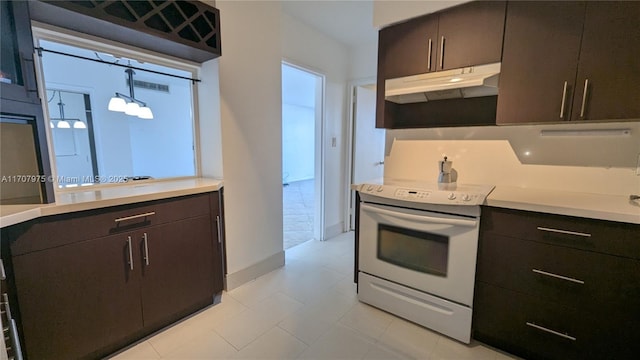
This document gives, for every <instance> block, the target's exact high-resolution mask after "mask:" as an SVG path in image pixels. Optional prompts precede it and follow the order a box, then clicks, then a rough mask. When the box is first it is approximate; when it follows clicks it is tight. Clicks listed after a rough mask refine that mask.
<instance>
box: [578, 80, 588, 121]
mask: <svg viewBox="0 0 640 360" xmlns="http://www.w3.org/2000/svg"><path fill="white" fill-rule="evenodd" d="M588 88H589V79H584V90H583V91H582V106H581V107H580V117H581V118H584V107H585V105H586V103H587V89H588Z"/></svg>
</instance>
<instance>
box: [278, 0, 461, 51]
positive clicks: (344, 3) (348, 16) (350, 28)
mask: <svg viewBox="0 0 640 360" xmlns="http://www.w3.org/2000/svg"><path fill="white" fill-rule="evenodd" d="M375 1H382V0H375ZM387 1H391V0H387ZM423 1H424V2H430V4H419V5H420V8H421V10H422V12H421V14H425V13H428V12H434V11H438V10H440V9H442V8H444V7H447V6H451V4H447V1H431V0H423ZM394 2H396V4H397V6H402V4H401V3H403V2H407V1H394ZM373 3H374V0H336V1H326V0H325V1H320V0H294V1H283V2H282V8H283V10H284V12H286V13H287V14H289V15H290V16H291V17H294V18H296V19H298V20H299V21H300V22H302V23H304V24H306V25H308V26H310V27H312V28H314V29H316V30H318V31H320V32H321V33H324V34H325V35H327V36H329V37H331V38H333V39H335V40H338V41H340V42H341V43H343V44H345V45H347V46H350V47H353V46H358V45H362V44H367V43H374V42H376V40H377V37H378V29H377V28H376V27H374V25H373ZM396 4H394V6H395V5H396ZM415 5H417V4H416V3H415V1H414V2H413V4H411V2H409V4H408V6H413V7H415ZM425 5H426V6H425ZM425 10H426V11H425ZM429 10H431V11H429Z"/></svg>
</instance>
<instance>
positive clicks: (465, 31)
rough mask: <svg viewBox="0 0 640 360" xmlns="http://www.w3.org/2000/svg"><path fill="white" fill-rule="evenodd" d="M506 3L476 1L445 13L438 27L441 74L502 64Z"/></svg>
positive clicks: (439, 67) (441, 16)
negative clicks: (466, 67) (443, 71)
mask: <svg viewBox="0 0 640 360" xmlns="http://www.w3.org/2000/svg"><path fill="white" fill-rule="evenodd" d="M505 5H506V3H505V2H504V1H475V2H471V3H468V4H463V5H461V6H457V7H455V8H452V9H451V10H446V11H444V12H442V13H441V14H440V19H439V25H438V64H437V66H438V70H448V69H456V68H460V67H464V66H471V65H480V64H489V63H494V62H499V61H500V59H501V56H502V37H503V33H504V16H505Z"/></svg>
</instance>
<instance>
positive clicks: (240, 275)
mask: <svg viewBox="0 0 640 360" xmlns="http://www.w3.org/2000/svg"><path fill="white" fill-rule="evenodd" d="M283 266H284V251H280V252H278V253H276V254H273V255H271V256H269V257H268V258H266V259H263V260H261V261H259V262H257V263H255V264H253V265H251V266H249V267H246V268H244V269H242V270H239V271H236V272H234V273H232V274H227V276H226V278H225V290H227V291H230V290H233V289H235V288H237V287H239V286H240V285H242V284H245V283H248V282H249V281H251V280H254V279H256V278H258V277H260V276H262V275H265V274H268V273H270V272H272V271H273V270H276V269H279V268H281V267H283Z"/></svg>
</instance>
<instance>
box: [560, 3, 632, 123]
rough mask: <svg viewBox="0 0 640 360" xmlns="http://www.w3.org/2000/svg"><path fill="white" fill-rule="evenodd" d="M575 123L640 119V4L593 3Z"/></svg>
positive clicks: (586, 26) (588, 12)
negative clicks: (576, 121) (577, 121)
mask: <svg viewBox="0 0 640 360" xmlns="http://www.w3.org/2000/svg"><path fill="white" fill-rule="evenodd" d="M576 89H577V91H576V94H575V96H574V97H573V109H572V112H571V120H622V119H636V120H637V119H639V118H640V2H637V1H616V2H615V3H612V2H606V1H602V2H600V1H598V2H591V1H588V2H587V5H586V14H585V19H584V32H583V35H582V46H581V49H580V61H579V62H578V75H577V77H576Z"/></svg>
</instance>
